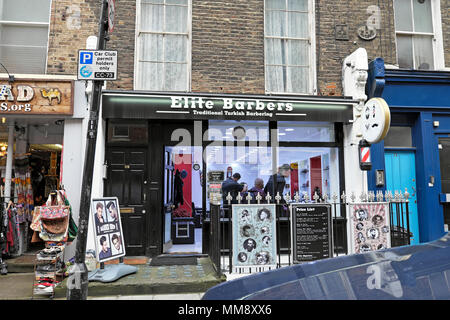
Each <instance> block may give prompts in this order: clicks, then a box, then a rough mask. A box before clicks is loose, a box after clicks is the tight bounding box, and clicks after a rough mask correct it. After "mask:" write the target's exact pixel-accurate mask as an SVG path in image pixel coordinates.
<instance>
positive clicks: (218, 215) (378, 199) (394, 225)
mask: <svg viewBox="0 0 450 320" xmlns="http://www.w3.org/2000/svg"><path fill="white" fill-rule="evenodd" d="M408 199H409V193H408V192H407V190H406V189H405V192H404V193H403V192H401V191H397V190H396V191H394V192H391V191H386V192H384V194H383V192H381V191H378V192H377V193H376V194H375V193H374V192H372V191H369V192H368V193H365V192H363V193H362V194H360V195H359V196H358V197H357V196H356V194H355V193H354V192H353V193H351V194H350V195H347V194H345V192H343V193H342V194H341V195H340V196H337V195H333V196H331V197H328V196H327V195H324V196H319V195H318V194H315V195H314V196H313V197H312V198H311V197H309V195H308V194H307V193H304V194H302V195H300V194H298V193H296V194H295V195H294V197H291V195H290V194H286V195H284V196H283V197H282V196H280V195H279V194H277V195H276V196H275V197H274V198H272V197H271V195H270V194H268V195H267V196H266V197H265V198H264V199H263V197H261V196H260V195H259V194H258V195H257V196H256V197H255V198H253V197H251V196H249V195H247V197H245V199H244V197H242V196H241V195H238V196H237V197H232V196H231V195H230V194H228V195H227V197H226V202H227V203H225V204H224V205H220V204H219V203H220V202H217V201H216V202H215V204H214V203H213V202H211V209H210V212H211V213H210V216H209V217H206V218H207V219H206V220H210V228H209V234H208V237H209V248H208V251H207V252H208V254H209V256H210V258H211V260H212V261H213V263H214V264H215V266H216V268H217V271H218V273H222V272H229V273H232V267H233V263H232V254H233V251H232V250H233V244H232V242H233V234H232V206H233V205H234V204H261V205H263V204H275V205H276V228H277V246H276V250H277V265H276V267H277V268H280V267H283V266H289V265H292V264H293V261H292V258H291V254H292V248H291V233H292V232H291V227H290V225H291V215H290V208H291V205H292V204H294V203H295V204H298V203H301V204H320V203H324V204H328V205H330V206H331V221H332V226H331V227H332V239H331V246H332V256H333V257H336V256H340V255H348V254H349V253H352V252H351V250H349V248H348V239H347V238H348V236H349V234H348V217H350V216H351V215H350V210H349V207H350V205H352V204H355V203H374V204H376V203H388V205H389V216H390V222H389V226H390V228H389V233H390V239H391V247H396V246H402V245H409V244H410V243H411V241H410V239H411V237H412V236H413V234H412V233H411V229H410V221H409V214H410V212H409V200H408ZM243 200H244V201H243Z"/></svg>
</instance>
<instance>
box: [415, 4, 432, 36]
mask: <svg viewBox="0 0 450 320" xmlns="http://www.w3.org/2000/svg"><path fill="white" fill-rule="evenodd" d="M420 2H423V3H420ZM420 2H419V1H418V0H413V8H414V31H415V32H430V33H431V32H433V20H432V16H431V1H430V0H423V1H420Z"/></svg>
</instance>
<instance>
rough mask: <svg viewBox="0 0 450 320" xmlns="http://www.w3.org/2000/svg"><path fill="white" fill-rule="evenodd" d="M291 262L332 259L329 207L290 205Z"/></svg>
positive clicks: (324, 205) (325, 205)
mask: <svg viewBox="0 0 450 320" xmlns="http://www.w3.org/2000/svg"><path fill="white" fill-rule="evenodd" d="M291 227H292V249H293V250H292V254H293V257H292V260H293V262H294V263H301V262H309V261H315V260H320V259H326V258H330V257H332V253H333V251H332V248H333V247H332V246H333V236H332V222H331V206H330V205H327V204H292V206H291Z"/></svg>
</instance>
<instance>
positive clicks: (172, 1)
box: [166, 0, 188, 6]
mask: <svg viewBox="0 0 450 320" xmlns="http://www.w3.org/2000/svg"><path fill="white" fill-rule="evenodd" d="M166 3H167V4H182V5H186V6H187V5H188V0H166Z"/></svg>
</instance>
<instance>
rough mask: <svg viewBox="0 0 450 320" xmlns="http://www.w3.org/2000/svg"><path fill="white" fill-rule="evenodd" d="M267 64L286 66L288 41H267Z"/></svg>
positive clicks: (265, 47)
mask: <svg viewBox="0 0 450 320" xmlns="http://www.w3.org/2000/svg"><path fill="white" fill-rule="evenodd" d="M264 49H265V53H266V56H265V59H266V64H286V63H287V62H286V40H282V39H266V41H265V46H264Z"/></svg>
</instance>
